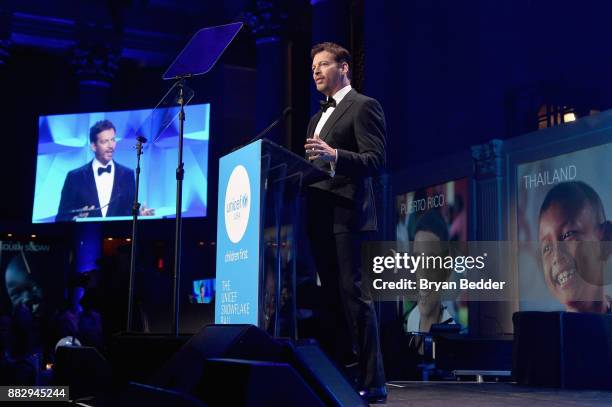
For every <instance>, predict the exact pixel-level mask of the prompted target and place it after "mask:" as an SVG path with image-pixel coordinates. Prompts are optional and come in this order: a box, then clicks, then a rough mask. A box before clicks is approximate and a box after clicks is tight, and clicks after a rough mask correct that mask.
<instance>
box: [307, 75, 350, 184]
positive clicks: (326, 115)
mask: <svg viewBox="0 0 612 407" xmlns="http://www.w3.org/2000/svg"><path fill="white" fill-rule="evenodd" d="M351 89H352V88H351V85H346V86H345V87H343V88H342V89H340V90H339V91H338V92H336V93H335V94H334V95H333V96H332V98H333V99H334V100H335V101H336V107H337V106H338V105H339V104H340V102H341V101H342V99H344V97H345V96H346V94H347V93H349V92H350V91H351ZM334 110H336V108H335V107H328V108H327V110H326V111H324V112H323V114H322V115H321V118H320V119H319V122H318V123H317V126H316V127H315V131H314V137H315V138H319V134H320V133H321V130H323V126H325V123H327V119H329V116H331V114H332V113H333V112H334ZM337 162H338V150H336V160H335V161H334V162H330V163H329V164H330V166H331V171H330V173H331V176H332V177H333V176H334V175H335V173H336V163H337Z"/></svg>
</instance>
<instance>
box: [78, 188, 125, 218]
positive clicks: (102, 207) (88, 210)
mask: <svg viewBox="0 0 612 407" xmlns="http://www.w3.org/2000/svg"><path fill="white" fill-rule="evenodd" d="M120 196H121V192H119V193H117V196H115V197H113V199H111V200H110V201H108V203H107V204H106V205H102V206H98V207H96V208H93V209H83V208H79V209H70V210H69V211H67V212H68V213H81V212H93V211H98V210H101V209H104V208H106V207H107V206H109V205H110V204H111V203H112V202H113V201H116V200H117V199H119V197H120Z"/></svg>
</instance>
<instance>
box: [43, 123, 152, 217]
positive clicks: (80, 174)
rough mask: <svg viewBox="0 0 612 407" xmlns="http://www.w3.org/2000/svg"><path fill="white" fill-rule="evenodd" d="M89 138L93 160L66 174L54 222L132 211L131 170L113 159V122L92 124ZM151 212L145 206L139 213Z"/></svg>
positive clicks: (132, 173)
mask: <svg viewBox="0 0 612 407" xmlns="http://www.w3.org/2000/svg"><path fill="white" fill-rule="evenodd" d="M89 141H90V147H91V150H92V151H93V153H94V159H93V160H92V161H90V162H89V163H87V164H85V165H84V166H82V167H79V168H77V169H74V170H72V171H70V172H69V173H68V175H67V176H66V179H65V181H64V186H63V188H62V195H61V199H60V204H59V209H58V211H57V216H56V218H55V220H56V221H69V220H76V219H77V218H82V217H104V218H106V217H112V216H130V215H131V214H132V206H133V204H134V194H135V189H136V186H135V181H134V171H133V170H132V169H130V168H128V167H125V166H123V165H121V164H119V163H117V162H116V161H114V160H113V154H114V152H115V147H116V145H117V139H116V130H115V126H114V124H113V123H112V122H111V121H110V120H102V121H99V122H97V123H95V124H94V125H93V126H92V127H91V129H90V131H89ZM154 214H155V211H154V210H153V209H147V208H146V207H145V206H144V205H143V206H142V207H141V208H140V215H141V216H151V215H154Z"/></svg>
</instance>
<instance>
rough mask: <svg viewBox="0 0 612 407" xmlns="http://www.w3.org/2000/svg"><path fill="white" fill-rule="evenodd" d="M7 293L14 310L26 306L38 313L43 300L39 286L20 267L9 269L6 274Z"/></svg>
mask: <svg viewBox="0 0 612 407" xmlns="http://www.w3.org/2000/svg"><path fill="white" fill-rule="evenodd" d="M5 282H6V292H7V294H8V296H9V298H10V299H11V303H12V304H13V308H15V307H17V306H19V305H24V306H26V307H27V308H28V309H29V310H30V311H32V313H36V311H37V310H38V307H39V305H40V302H41V299H42V293H41V291H40V289H39V288H38V285H37V284H36V282H35V281H34V279H33V278H31V277H30V275H28V274H27V272H26V271H24V270H22V269H20V268H18V267H10V266H9V267H8V268H7V269H6V274H5Z"/></svg>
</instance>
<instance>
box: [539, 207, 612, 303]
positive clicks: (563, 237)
mask: <svg viewBox="0 0 612 407" xmlns="http://www.w3.org/2000/svg"><path fill="white" fill-rule="evenodd" d="M539 240H540V254H541V256H542V263H543V271H544V280H545V281H546V285H547V286H548V289H549V291H550V293H551V294H552V295H553V296H554V297H555V298H557V300H559V302H561V303H562V304H564V305H565V306H566V308H567V309H576V307H578V309H579V308H580V305H581V303H584V302H585V301H598V300H601V295H602V277H603V267H604V261H603V259H602V256H601V246H600V244H599V241H600V240H601V230H600V228H599V224H598V222H597V217H596V214H595V211H594V210H593V208H592V206H591V205H590V204H585V205H582V207H580V208H573V209H572V208H568V207H567V205H562V204H560V203H554V204H552V205H551V206H550V207H549V208H548V209H547V210H546V211H545V212H544V213H542V216H541V217H540V233H539Z"/></svg>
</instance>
